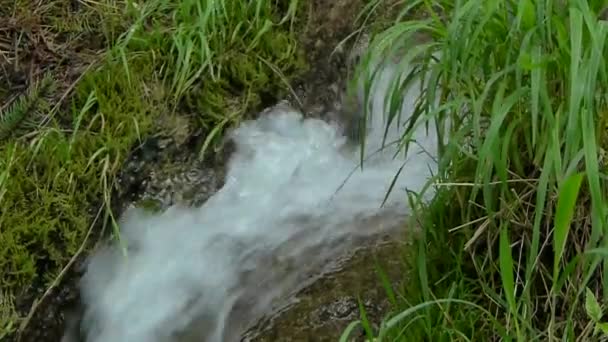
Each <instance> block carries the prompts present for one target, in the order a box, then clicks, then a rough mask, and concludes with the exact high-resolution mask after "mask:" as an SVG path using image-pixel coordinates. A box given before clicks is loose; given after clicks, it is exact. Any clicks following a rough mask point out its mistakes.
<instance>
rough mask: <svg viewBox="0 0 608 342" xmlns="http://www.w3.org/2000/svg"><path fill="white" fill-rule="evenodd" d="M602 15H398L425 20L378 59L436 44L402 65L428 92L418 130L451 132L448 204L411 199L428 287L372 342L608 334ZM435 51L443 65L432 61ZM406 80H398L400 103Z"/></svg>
mask: <svg viewBox="0 0 608 342" xmlns="http://www.w3.org/2000/svg"><path fill="white" fill-rule="evenodd" d="M605 6H606V3H605V1H580V0H576V1H569V2H562V1H551V0H540V1H529V0H517V1H516V0H512V1H474V0H468V1H467V0H462V1H455V2H452V1H424V0H422V1H413V2H410V3H408V4H407V5H404V10H403V12H402V13H401V14H402V15H401V16H399V17H401V18H404V17H407V16H408V15H409V13H411V12H412V11H415V10H417V11H420V10H422V12H423V13H425V15H424V17H423V18H422V19H415V20H410V21H402V20H397V21H396V22H395V23H394V25H392V26H391V27H390V28H388V29H387V30H385V31H383V32H381V33H380V34H378V35H377V36H376V37H375V39H374V40H373V42H372V49H371V50H372V51H373V52H372V54H373V53H388V52H389V51H392V50H391V49H394V48H395V47H397V48H398V47H399V46H407V45H404V44H408V43H407V42H408V37H410V38H411V37H412V36H413V35H415V34H420V33H424V34H426V35H428V36H431V37H432V38H433V39H432V40H430V41H428V42H426V43H422V44H417V45H416V47H415V48H411V47H410V48H409V49H408V50H407V53H406V54H405V56H403V57H402V62H403V63H404V65H407V64H411V63H412V62H413V61H415V63H414V64H415V65H417V66H418V67H415V68H414V70H413V71H412V72H411V73H410V75H409V76H413V75H418V76H421V77H424V78H425V79H426V80H427V81H428V83H429V86H428V88H427V89H426V90H425V91H424V92H423V94H422V96H421V97H420V101H419V104H418V107H417V111H416V115H415V118H414V121H415V122H416V124H424V123H425V122H429V123H432V124H433V125H431V126H430V127H431V129H435V128H436V129H438V131H439V132H446V133H445V135H446V137H445V138H444V139H443V144H442V149H441V153H440V154H441V158H440V167H439V173H438V174H437V176H436V177H435V179H433V180H432V184H431V186H434V187H435V189H436V190H437V196H436V198H435V200H433V201H432V202H431V203H429V204H424V203H420V202H416V201H414V202H415V208H416V215H415V219H416V220H417V221H418V223H420V224H421V226H422V228H423V230H422V236H421V237H420V239H419V245H418V246H419V247H418V250H417V251H416V252H415V253H414V255H413V258H412V260H414V262H413V263H412V266H413V269H414V270H415V271H416V272H415V279H416V281H415V282H412V280H411V279H410V280H409V282H408V284H406V285H405V286H404V288H403V289H402V297H401V301H400V304H399V305H397V306H396V307H395V313H394V314H393V315H392V316H391V317H390V318H389V319H387V320H386V321H385V322H384V323H383V324H382V326H381V328H380V330H379V331H375V332H371V331H369V332H368V335H370V336H369V337H372V336H371V335H373V337H377V338H378V339H377V340H428V341H447V340H464V341H469V340H480V341H492V340H517V341H535V340H543V341H545V340H548V341H557V340H567V341H575V340H590V339H600V338H606V337H608V335H606V326H605V323H603V321H602V316H603V312H604V309H605V308H606V304H608V302H607V301H606V299H605V294H606V290H608V280H607V278H606V277H605V273H606V272H607V271H608V268H607V267H606V266H607V265H606V260H605V256H606V255H607V252H606V251H607V250H606V247H607V246H606V241H607V240H606V232H607V229H608V226H607V220H606V219H607V213H608V211H607V202H606V201H607V198H606V194H607V193H608V192H607V190H608V189H607V186H608V183H607V181H606V180H607V172H606V171H607V169H608V163H607V161H606V150H607V149H608V127H607V125H606V123H607V120H608V97H607V95H606V94H608V73H607V71H608V69H607V67H608V60H607V58H606V56H608V48H607V46H608V45H607V44H606V42H607V41H608V23H607V22H606V21H603V20H601V19H600V18H599V14H600V13H601V11H602V9H603V8H604V7H605ZM433 54H440V55H441V57H440V58H439V59H438V60H436V61H435V62H432V63H431V61H432V60H433V58H434V57H433V56H432V55H433ZM370 77H372V78H373V77H374V76H373V75H372V76H370ZM410 81H411V79H410V78H409V77H405V75H401V76H400V77H399V78H396V82H395V84H394V87H393V93H392V95H391V96H392V97H391V99H390V100H391V101H393V102H394V104H395V105H394V106H393V107H392V108H400V107H401V106H400V105H399V104H398V102H399V101H400V94H402V93H403V90H404V88H405V87H407V86H408V84H410ZM436 96H439V97H440V102H439V104H437V103H436V102H435V101H434V99H435V97H436ZM387 100H388V99H387ZM388 115H389V118H396V116H397V115H398V113H397V111H396V110H393V111H389V113H388ZM414 121H412V122H411V123H412V124H413V123H414ZM408 135H409V132H408V133H406V134H404V136H403V138H402V141H401V142H402V143H403V146H404V147H406V146H407V145H408V144H409V143H410V142H409V141H408V139H409V136H408Z"/></svg>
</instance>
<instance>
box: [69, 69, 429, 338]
mask: <svg viewBox="0 0 608 342" xmlns="http://www.w3.org/2000/svg"><path fill="white" fill-rule="evenodd" d="M384 73H385V75H386V76H385V77H384V78H383V79H381V81H380V82H379V83H377V84H376V85H375V87H374V91H375V93H374V103H373V109H372V115H371V125H370V126H371V130H370V131H369V133H368V137H367V147H366V148H367V151H368V152H367V154H368V155H369V154H370V153H372V152H373V151H374V150H376V149H377V148H379V147H380V145H381V140H382V135H383V134H384V122H383V116H382V113H383V98H384V96H385V95H386V92H387V91H388V90H387V87H388V82H387V80H386V79H387V77H390V75H391V74H392V71H391V69H387V70H385V72H384ZM417 90H418V87H412V90H411V91H410V92H409V93H408V94H406V95H405V96H406V98H405V101H404V108H403V115H404V117H407V116H408V115H410V114H411V111H412V108H413V106H414V105H413V103H414V101H415V100H416V98H417V96H418V93H417ZM399 133H400V129H399V127H396V126H395V127H393V129H391V130H390V132H389V139H388V140H389V141H390V140H391V138H396V137H398V135H399ZM231 137H232V139H233V140H234V141H235V143H236V145H237V149H236V152H235V153H234V154H233V156H232V157H231V161H230V163H229V169H228V174H227V179H226V184H225V186H224V187H223V188H222V189H221V190H220V191H219V192H218V193H217V194H215V195H214V196H213V197H211V198H210V199H209V200H208V201H207V202H206V203H205V204H204V205H203V206H202V207H200V208H184V207H179V206H174V207H171V208H169V209H168V210H167V211H165V212H163V213H162V214H150V213H146V212H145V211H143V210H138V209H133V210H130V211H128V212H127V213H126V214H125V215H124V217H123V218H122V220H121V230H122V234H123V235H122V237H123V239H125V240H126V241H127V242H128V252H129V254H128V258H124V257H123V256H122V254H121V253H120V251H119V249H118V248H117V247H116V246H108V247H105V248H103V249H100V250H99V251H97V252H96V253H95V254H94V255H92V257H91V258H90V261H89V264H88V266H87V272H86V274H85V276H84V277H83V279H82V286H81V291H82V298H83V302H84V305H85V315H84V319H83V327H84V330H85V335H86V339H87V341H91V342H101V341H104V342H105V341H113V342H161V341H213V342H216V341H217V342H219V341H233V340H238V339H239V336H240V334H241V333H242V329H244V328H246V327H247V325H248V324H250V323H252V320H255V319H256V318H257V317H259V315H260V314H263V313H264V312H266V311H268V310H269V308H270V307H271V306H272V305H273V303H274V301H275V300H276V299H277V298H280V297H281V296H284V295H285V294H287V293H289V292H290V291H294V290H295V289H297V288H299V287H301V286H304V284H305V283H306V281H308V280H310V279H312V278H311V277H310V275H312V274H314V272H317V271H319V270H320V269H321V268H322V267H323V266H324V265H326V264H327V262H328V260H331V259H332V258H335V257H336V256H337V255H338V253H339V252H340V251H342V250H344V249H345V248H350V247H352V246H353V245H354V244H356V238H357V237H365V236H370V235H373V234H377V233H379V232H381V231H382V230H383V229H387V228H386V227H389V226H390V227H395V226H398V225H399V224H401V223H402V222H403V220H404V217H405V216H406V215H407V213H408V207H407V201H406V195H405V193H404V191H405V189H408V190H411V191H420V190H421V188H422V186H423V185H424V184H425V183H426V182H427V179H428V177H429V176H430V175H431V173H432V172H434V170H435V169H436V163H435V161H434V157H435V155H436V149H437V146H436V144H437V143H436V137H435V135H434V134H433V132H432V130H429V131H428V132H427V131H426V130H425V129H424V128H423V127H421V128H420V129H418V130H417V131H416V132H415V134H414V138H415V139H416V140H417V144H416V145H412V147H411V149H410V151H409V152H408V155H407V162H406V164H405V167H404V168H403V170H402V171H401V176H400V178H399V180H398V181H397V183H396V185H395V187H394V189H393V192H392V194H391V196H390V197H389V198H388V200H387V202H386V204H385V206H384V207H383V208H382V209H381V208H380V204H381V203H382V201H383V199H384V196H385V193H386V190H387V189H388V187H389V185H390V183H391V181H392V178H393V177H394V175H395V174H396V172H397V171H398V170H399V168H400V167H402V165H403V163H404V161H406V158H393V157H394V152H395V150H394V149H392V148H388V149H386V150H385V151H383V152H382V153H377V154H375V155H374V156H372V157H371V159H370V160H368V161H367V162H366V163H365V164H364V168H363V170H361V169H359V170H356V171H355V172H354V173H352V172H353V170H355V169H357V166H358V163H359V151H358V150H357V148H355V147H354V146H350V145H349V143H348V141H347V139H346V138H345V137H344V136H341V135H340V133H339V130H338V129H337V127H334V126H332V125H330V124H328V123H326V122H323V121H321V120H317V119H303V118H302V114H301V113H299V112H297V111H296V110H294V109H293V108H290V107H288V106H286V105H278V106H276V107H274V108H272V109H271V110H270V111H269V113H267V114H265V115H263V116H261V117H260V118H259V119H257V120H255V121H249V122H245V123H243V124H242V125H241V126H240V127H238V128H237V129H236V130H235V131H233V132H232V134H231ZM351 173H352V175H351V176H350V177H349V178H348V179H346V177H348V175H349V174H351ZM345 180H346V183H344V182H345ZM338 189H339V191H337V190H338ZM430 195H432V194H429V196H430ZM366 220H375V221H374V223H370V222H369V221H366Z"/></svg>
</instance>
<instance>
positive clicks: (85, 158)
mask: <svg viewBox="0 0 608 342" xmlns="http://www.w3.org/2000/svg"><path fill="white" fill-rule="evenodd" d="M299 6H300V5H299V3H298V1H297V0H285V1H272V0H256V1H246V0H243V1H238V2H235V1H194V0H180V1H166V0H149V1H137V2H136V1H132V0H101V1H61V0H54V1H43V2H38V1H21V0H20V1H9V0H6V1H0V61H1V62H0V63H2V65H1V66H2V68H0V70H1V72H0V104H2V105H1V106H0V110H1V112H0V139H1V140H0V205H1V208H2V209H1V210H0V246H2V248H0V274H1V275H2V276H1V283H0V288H1V289H2V290H1V291H0V339H2V337H4V336H6V335H7V334H10V333H12V332H14V331H15V330H16V329H17V328H18V327H19V325H20V324H22V323H23V322H24V321H23V319H24V317H25V316H26V315H27V314H28V313H27V312H17V311H16V309H15V306H14V302H15V300H16V299H17V298H18V297H19V296H23V295H24V294H28V293H36V292H34V291H37V290H39V289H40V288H42V289H45V288H46V287H48V286H49V285H50V284H52V283H53V282H54V281H55V280H56V279H57V277H58V275H59V274H60V271H61V270H62V269H63V268H64V267H65V266H66V265H68V263H69V261H70V260H71V259H72V258H73V257H74V255H75V254H77V253H78V251H79V249H80V247H81V246H90V245H91V243H87V242H86V241H85V240H86V238H87V236H88V235H89V234H88V232H89V228H90V227H91V226H92V224H94V223H97V226H100V225H102V224H103V226H104V227H105V226H106V225H108V224H109V225H110V226H113V227H115V225H113V223H114V215H113V214H112V212H111V210H110V208H111V205H112V203H111V202H112V190H113V188H114V184H115V181H116V177H117V175H118V172H119V170H120V169H121V165H122V163H123V162H124V161H125V159H126V156H127V154H128V152H129V151H130V150H131V149H132V148H133V147H135V146H136V145H137V144H138V143H141V142H142V141H143V140H144V139H145V138H146V136H148V135H149V134H152V133H154V134H156V133H159V131H161V132H160V133H162V131H163V130H169V128H168V127H163V126H161V124H160V122H165V121H166V119H167V118H170V117H174V116H179V115H191V114H192V113H195V121H196V122H195V124H196V125H200V127H201V128H202V129H204V130H205V131H206V132H212V133H213V134H211V133H210V134H208V135H207V136H208V141H207V142H206V144H205V146H209V145H210V144H211V143H213V142H214V139H215V138H218V137H220V136H221V134H222V132H223V129H224V128H226V127H228V126H229V125H231V124H234V123H236V122H238V120H240V119H241V118H242V117H243V116H244V115H245V114H247V113H249V112H251V111H255V110H256V109H259V106H260V105H261V104H262V103H261V98H260V95H259V94H260V93H262V92H268V93H271V94H274V95H276V96H281V94H282V93H283V92H284V91H285V90H284V89H285V82H286V81H287V80H289V79H291V78H292V77H295V76H297V75H298V74H299V73H300V72H302V71H303V70H304V68H305V64H304V60H303V57H302V54H301V53H300V50H299V48H298V46H297V41H296V38H297V37H296V31H295V30H296V26H295V23H294V20H295V16H296V11H297V10H299ZM279 70H280V71H281V72H279ZM200 152H201V153H202V152H204V151H200ZM99 208H101V209H99ZM98 210H102V213H103V215H102V217H101V220H99V221H95V220H94V218H95V213H97V212H98ZM94 221H95V222H94Z"/></svg>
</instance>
